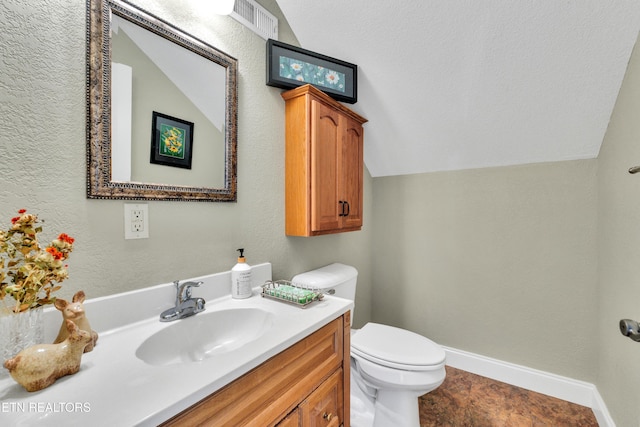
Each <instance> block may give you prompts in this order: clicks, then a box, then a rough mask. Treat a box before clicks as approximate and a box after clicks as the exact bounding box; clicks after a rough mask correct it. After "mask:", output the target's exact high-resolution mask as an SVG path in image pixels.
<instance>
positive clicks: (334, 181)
mask: <svg viewBox="0 0 640 427" xmlns="http://www.w3.org/2000/svg"><path fill="white" fill-rule="evenodd" d="M340 144H341V137H340V114H339V113H338V112H336V111H335V110H334V109H332V108H329V107H327V106H325V105H324V104H322V103H320V102H318V101H316V100H312V101H311V171H312V172H311V212H312V214H311V230H312V231H326V230H336V229H338V228H340V219H341V217H340V216H339V215H340V213H341V204H340V203H339V202H338V200H339V195H340V193H339V191H340V189H339V185H340V182H339V173H340V169H339V167H338V163H337V159H338V150H339V148H340Z"/></svg>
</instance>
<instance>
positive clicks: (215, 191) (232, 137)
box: [86, 0, 238, 202]
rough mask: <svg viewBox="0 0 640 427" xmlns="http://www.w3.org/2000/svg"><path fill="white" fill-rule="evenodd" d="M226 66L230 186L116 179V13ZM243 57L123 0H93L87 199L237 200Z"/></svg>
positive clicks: (227, 173) (90, 12) (89, 1)
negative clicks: (113, 125) (113, 157)
mask: <svg viewBox="0 0 640 427" xmlns="http://www.w3.org/2000/svg"><path fill="white" fill-rule="evenodd" d="M112 13H115V14H117V15H118V16H120V17H122V18H124V19H127V20H129V21H131V22H133V23H135V24H137V25H139V26H141V27H143V28H145V29H147V30H149V31H151V32H152V33H154V34H157V35H159V36H161V37H163V38H165V39H167V40H169V41H171V42H173V43H176V44H178V45H179V46H181V47H183V48H185V49H187V50H189V51H191V52H194V53H196V54H198V55H200V56H203V57H204V58H206V59H209V60H211V61H213V62H214V63H216V64H218V65H220V66H222V67H224V68H225V72H226V85H227V87H226V90H225V97H226V111H225V146H226V148H225V151H226V152H225V180H224V182H225V184H224V188H209V187H189V186H178V185H163V184H152V183H141V182H120V181H112V180H111V37H110V35H111V14H112ZM237 70H238V64H237V60H236V59H235V58H233V57H231V56H229V55H227V54H226V53H224V52H221V51H219V50H217V49H216V48H214V47H212V46H210V45H208V44H207V43H205V42H203V41H201V40H199V39H197V38H195V37H193V36H191V35H189V34H187V33H185V32H184V31H182V30H180V29H178V28H176V27H174V26H173V25H171V24H169V23H167V22H165V21H163V20H161V19H160V18H158V17H156V16H154V15H151V14H150V13H148V12H146V11H144V10H141V9H139V8H137V7H135V6H133V5H131V4H129V3H127V2H124V1H122V0H87V75H86V78H87V94H86V95H87V123H86V128H87V129H86V131H87V197H88V198H90V199H125V200H127V199H133V200H180V201H200V202H235V201H236V199H237V177H236V170H237V116H238V92H237Z"/></svg>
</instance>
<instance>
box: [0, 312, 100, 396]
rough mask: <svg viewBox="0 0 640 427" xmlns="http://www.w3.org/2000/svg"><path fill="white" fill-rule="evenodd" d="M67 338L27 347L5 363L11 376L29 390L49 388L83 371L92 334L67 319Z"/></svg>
mask: <svg viewBox="0 0 640 427" xmlns="http://www.w3.org/2000/svg"><path fill="white" fill-rule="evenodd" d="M65 326H66V328H67V332H68V334H67V338H65V340H64V341H62V342H61V343H59V344H38V345H34V346H31V347H28V348H25V349H24V350H22V351H21V352H20V353H18V354H17V355H16V356H15V357H13V358H11V359H8V360H7V361H5V362H4V367H5V368H7V369H8V370H9V373H10V374H11V377H12V378H13V379H14V380H15V381H16V382H17V383H18V384H20V385H21V386H23V387H24V388H25V389H26V390H27V391H30V392H31V391H38V390H42V389H43V388H46V387H49V386H50V385H51V384H53V383H54V382H55V381H56V380H57V379H58V378H60V377H63V376H65V375H71V374H75V373H76V372H78V371H79V370H80V362H81V360H82V354H83V352H84V348H85V347H86V346H87V345H88V344H89V343H91V341H92V338H91V334H90V333H89V332H87V331H84V330H82V329H80V328H78V327H77V326H76V325H75V323H73V322H72V321H71V320H65Z"/></svg>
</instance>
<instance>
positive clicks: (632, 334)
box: [620, 319, 640, 342]
mask: <svg viewBox="0 0 640 427" xmlns="http://www.w3.org/2000/svg"><path fill="white" fill-rule="evenodd" d="M620 332H621V333H622V335H624V336H625V337H629V338H631V339H632V340H634V341H638V342H640V325H639V324H638V322H636V321H635V320H631V319H622V320H621V321H620Z"/></svg>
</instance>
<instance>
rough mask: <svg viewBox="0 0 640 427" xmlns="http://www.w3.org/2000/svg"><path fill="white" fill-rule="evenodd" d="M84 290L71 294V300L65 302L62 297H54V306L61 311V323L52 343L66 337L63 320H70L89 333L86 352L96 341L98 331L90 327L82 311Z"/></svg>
mask: <svg viewBox="0 0 640 427" xmlns="http://www.w3.org/2000/svg"><path fill="white" fill-rule="evenodd" d="M84 298H85V295H84V291H78V292H76V294H75V295H74V296H73V299H72V300H71V302H67V301H65V300H63V299H60V298H56V302H55V306H56V308H57V309H58V310H60V311H61V312H62V318H63V320H62V325H61V326H60V332H58V337H57V338H56V339H55V341H54V342H53V343H54V344H57V343H60V342H62V341H64V340H65V339H66V338H67V335H68V334H69V332H68V330H67V327H66V325H65V322H66V321H67V320H71V321H72V322H73V323H75V324H76V326H78V328H80V329H82V330H83V331H87V332H88V333H89V334H90V335H91V342H90V343H89V345H87V346H86V347H85V348H84V352H85V353H88V352H90V351H91V350H93V347H94V346H95V345H96V341H98V333H97V332H96V331H94V330H93V329H91V325H89V320H88V319H87V316H86V315H85V312H84V306H83V304H82V303H83V302H84Z"/></svg>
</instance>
